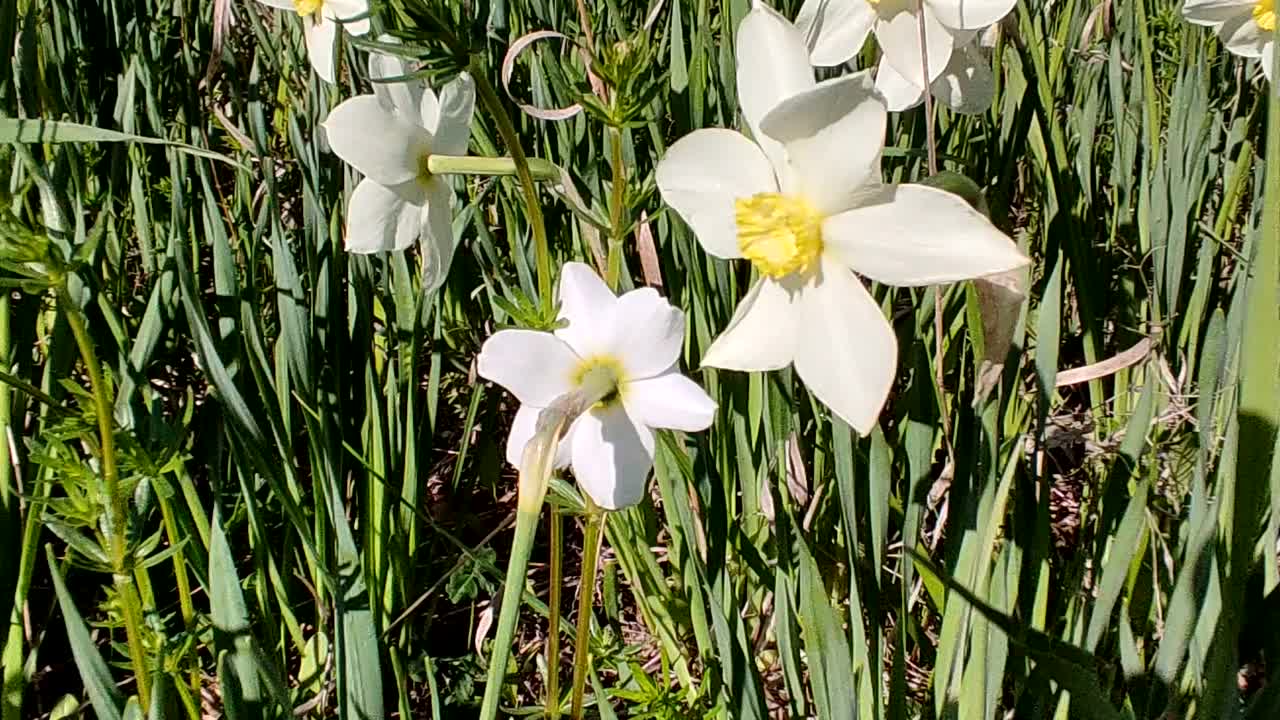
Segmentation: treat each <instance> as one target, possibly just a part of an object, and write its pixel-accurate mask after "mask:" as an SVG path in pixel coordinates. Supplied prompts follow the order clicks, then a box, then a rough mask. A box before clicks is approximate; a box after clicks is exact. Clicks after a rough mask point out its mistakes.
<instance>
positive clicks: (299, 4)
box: [293, 0, 324, 17]
mask: <svg viewBox="0 0 1280 720" xmlns="http://www.w3.org/2000/svg"><path fill="white" fill-rule="evenodd" d="M293 7H294V9H295V10H297V11H298V14H299V15H301V16H302V17H307V16H309V15H315V14H317V13H319V12H320V8H322V7H324V0H293Z"/></svg>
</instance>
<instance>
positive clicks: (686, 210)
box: [655, 128, 778, 258]
mask: <svg viewBox="0 0 1280 720" xmlns="http://www.w3.org/2000/svg"><path fill="white" fill-rule="evenodd" d="M655 175H656V178H657V182H658V191H659V192H661V193H662V199H663V201H664V202H666V203H667V204H668V205H670V206H671V207H672V209H674V210H675V211H676V213H677V214H679V215H680V217H681V218H683V219H684V221H685V222H686V223H688V225H689V227H691V228H693V233H694V235H695V236H697V238H698V242H699V243H700V244H701V245H702V248H703V249H704V250H706V251H707V252H708V253H710V254H712V255H715V256H716V257H720V258H737V257H742V252H741V250H739V249H738V226H737V224H736V221H735V220H734V205H733V203H734V200H736V199H738V198H747V197H751V196H752V195H755V194H756V193H760V192H777V190H778V183H777V181H776V180H775V179H774V176H773V167H772V166H771V165H770V164H769V159H768V158H766V157H765V155H764V153H763V152H761V150H760V147H759V146H758V145H756V144H755V143H753V142H751V141H750V140H748V139H747V138H746V136H745V135H743V134H742V133H739V132H735V131H733V130H723V129H720V128H713V129H705V130H694V131H693V132H691V133H689V134H688V135H685V136H684V137H682V138H680V139H679V140H677V141H676V143H675V144H674V145H672V146H671V147H670V148H668V149H667V154H666V155H664V156H663V157H662V160H661V161H659V162H658V168H657V170H656V172H655Z"/></svg>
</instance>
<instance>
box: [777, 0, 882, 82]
mask: <svg viewBox="0 0 1280 720" xmlns="http://www.w3.org/2000/svg"><path fill="white" fill-rule="evenodd" d="M875 20H876V13H875V9H874V8H872V7H871V3H869V2H867V1H866V0H806V2H805V4H804V6H802V7H801V8H800V13H799V14H797V15H796V27H797V28H798V29H799V30H800V32H802V33H803V34H804V36H805V39H806V40H807V41H808V44H809V49H810V52H809V61H810V62H812V63H813V64H814V65H820V66H831V65H843V64H844V63H847V62H849V61H850V60H852V59H853V56H854V55H857V54H858V51H859V50H861V49H862V44H863V43H865V42H866V41H867V34H868V33H870V32H871V26H872V25H874V24H875Z"/></svg>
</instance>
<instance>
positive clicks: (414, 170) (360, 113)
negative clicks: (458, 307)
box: [322, 55, 475, 290]
mask: <svg viewBox="0 0 1280 720" xmlns="http://www.w3.org/2000/svg"><path fill="white" fill-rule="evenodd" d="M409 72H410V70H409V68H408V67H407V66H406V65H405V64H404V61H402V60H400V59H399V58H394V57H390V56H387V55H372V56H370V58H369V75H370V77H372V78H373V79H374V84H373V89H374V94H373V95H359V96H356V97H353V98H350V99H348V100H345V101H343V102H342V103H341V104H340V105H338V106H337V107H336V108H334V109H333V111H332V112H330V113H329V117H328V118H326V119H325V121H324V123H323V124H322V126H323V127H324V130H325V135H326V136H327V137H328V140H329V147H330V148H332V149H333V151H334V152H335V153H337V155H338V157H340V158H342V159H343V160H344V161H346V162H347V163H349V164H350V165H351V166H353V167H354V168H355V169H356V170H359V171H360V172H361V174H363V175H364V176H365V177H364V179H363V180H361V181H360V184H359V185H357V186H356V189H355V192H353V193H352V194H351V201H350V205H349V207H348V208H347V230H346V247H347V250H349V251H350V252H354V253H365V254H367V253H376V252H382V251H386V250H405V249H407V248H408V247H409V246H411V245H413V243H414V241H415V240H418V239H421V241H422V248H421V250H422V257H423V262H422V266H423V272H424V277H423V285H424V287H425V288H426V289H427V290H432V289H435V288H436V287H439V285H440V284H441V283H443V282H444V279H445V276H446V275H447V274H448V271H449V264H450V263H451V262H452V260H453V250H454V247H453V189H452V188H450V187H449V185H448V183H446V182H445V180H444V179H443V178H441V177H438V176H436V175H434V174H432V173H431V172H430V171H429V170H428V168H427V158H428V157H430V156H431V155H432V154H433V153H434V154H440V155H463V154H465V153H466V151H467V143H468V142H469V141H470V139H471V116H472V113H473V112H474V110H475V83H474V81H473V80H472V79H471V76H470V75H468V74H467V73H465V72H464V73H461V74H459V75H458V77H457V78H456V79H454V80H453V81H452V82H450V83H448V84H447V85H445V86H444V87H443V88H442V89H441V91H440V96H439V97H438V98H437V97H436V94H435V93H434V92H432V91H431V88H429V87H427V85H426V83H423V82H422V81H411V82H390V83H387V82H378V79H380V78H397V77H403V76H405V75H408V74H409Z"/></svg>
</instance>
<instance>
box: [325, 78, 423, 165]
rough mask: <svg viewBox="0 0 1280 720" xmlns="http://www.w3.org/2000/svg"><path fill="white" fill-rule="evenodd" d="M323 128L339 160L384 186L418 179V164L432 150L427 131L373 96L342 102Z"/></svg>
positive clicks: (358, 97) (363, 96)
mask: <svg viewBox="0 0 1280 720" xmlns="http://www.w3.org/2000/svg"><path fill="white" fill-rule="evenodd" d="M323 126H324V129H325V135H326V136H327V137H328V139H329V147H330V148H332V149H333V152H334V153H335V154H336V155H337V156H338V157H340V158H342V159H343V160H344V161H346V162H347V163H348V164H350V165H351V166H353V167H355V169H357V170H359V171H360V172H361V173H363V174H364V175H365V176H367V177H371V178H373V179H374V180H376V181H378V182H379V183H382V184H383V185H399V184H401V183H406V182H409V181H410V180H414V179H415V178H417V177H418V160H419V158H421V157H422V156H423V155H425V154H426V153H427V152H429V151H430V147H431V136H430V135H429V134H428V133H427V131H426V130H424V129H423V128H420V127H417V126H415V125H413V124H411V123H409V122H408V121H406V120H405V119H404V118H402V117H400V116H398V115H396V114H395V113H394V112H393V111H391V110H390V109H388V108H387V107H386V106H385V105H383V104H382V102H381V101H380V100H378V97H377V96H376V95H359V96H356V97H353V98H351V99H349V100H345V101H343V102H342V104H340V105H338V107H336V108H334V109H333V111H332V112H330V113H329V117H328V118H326V119H325V121H324V123H323Z"/></svg>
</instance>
